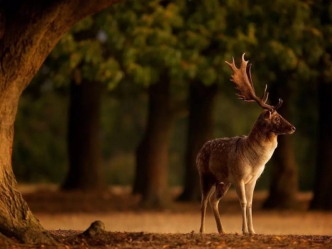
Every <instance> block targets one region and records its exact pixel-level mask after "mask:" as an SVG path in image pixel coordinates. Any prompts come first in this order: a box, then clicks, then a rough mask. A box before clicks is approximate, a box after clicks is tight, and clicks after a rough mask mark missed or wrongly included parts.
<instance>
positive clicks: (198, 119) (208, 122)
mask: <svg viewBox="0 0 332 249" xmlns="http://www.w3.org/2000/svg"><path fill="white" fill-rule="evenodd" d="M189 88H190V89H189V118H188V133H187V145H186V155H185V173H184V190H183V192H182V193H181V195H180V196H179V197H178V200H179V201H199V200H200V196H201V194H200V183H199V177H198V171H197V167H196V157H197V154H198V152H199V150H200V149H201V147H202V146H203V144H204V143H205V142H206V141H208V140H210V139H211V138H212V137H213V124H214V122H213V105H214V100H215V97H216V95H217V85H216V84H213V85H211V86H205V85H204V84H203V83H202V82H199V81H195V82H191V84H190V86H189Z"/></svg>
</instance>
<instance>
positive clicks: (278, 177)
mask: <svg viewBox="0 0 332 249" xmlns="http://www.w3.org/2000/svg"><path fill="white" fill-rule="evenodd" d="M278 75H279V78H278V79H281V80H280V81H281V82H283V84H275V85H274V87H273V89H271V101H272V102H273V103H277V102H278V98H279V97H280V96H282V97H283V99H284V102H283V105H282V106H281V107H280V109H278V112H279V113H280V114H281V115H282V116H283V117H285V118H286V119H287V120H289V119H290V117H291V115H290V96H291V89H290V87H289V85H288V84H286V82H287V79H289V78H291V77H287V76H288V74H287V73H281V72H280V73H279V74H278ZM281 77H283V78H281ZM282 79H284V80H282ZM291 139H292V136H290V135H281V136H279V137H278V147H277V149H276V150H275V152H274V154H273V156H272V159H271V160H272V165H273V170H272V180H271V184H270V189H269V190H270V191H269V196H268V198H267V199H266V200H265V202H264V203H263V207H264V208H268V209H272V208H277V209H289V208H295V207H296V206H297V204H298V202H297V199H296V195H297V191H298V171H297V165H296V161H295V155H294V150H293V146H292V141H291Z"/></svg>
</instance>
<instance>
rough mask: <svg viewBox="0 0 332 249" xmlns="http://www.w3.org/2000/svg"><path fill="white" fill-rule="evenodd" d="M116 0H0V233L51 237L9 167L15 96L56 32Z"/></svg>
mask: <svg viewBox="0 0 332 249" xmlns="http://www.w3.org/2000/svg"><path fill="white" fill-rule="evenodd" d="M114 2H115V1H112V0H100V1H98V2H97V1H79V0H59V1H41V0H40V1H38V0H37V1H32V2H31V1H14V2H13V1H2V2H1V4H0V63H1V64H0V139H1V143H0V189H1V195H0V221H1V222H0V223H1V225H0V233H1V234H3V235H5V236H8V237H12V236H14V237H16V238H17V239H18V240H20V241H22V242H25V243H54V240H53V239H52V237H51V236H50V234H49V233H48V232H47V231H45V230H44V229H43V227H42V226H41V225H40V224H39V221H38V220H37V219H36V218H35V217H34V216H33V214H32V212H31V211H30V209H29V207H28V205H27V204H26V202H25V201H24V200H23V198H22V195H21V194H20V193H19V192H18V190H17V186H16V180H15V176H14V174H13V171H12V162H11V160H12V158H11V157H12V145H13V136H14V120H15V116H16V112H17V106H18V101H19V97H20V95H21V93H22V91H23V89H24V88H25V87H26V86H27V85H28V84H29V82H30V81H31V79H32V77H33V76H34V75H35V74H36V72H37V70H38V69H39V68H40V66H41V64H42V63H43V61H44V60H45V58H46V56H47V55H48V54H49V53H50V51H51V50H52V48H53V47H54V45H55V44H56V43H57V41H58V40H59V39H60V37H61V36H62V35H63V34H64V33H65V32H66V31H67V30H68V29H69V28H70V27H71V26H72V25H74V24H75V23H76V22H77V21H79V20H80V19H82V18H84V17H85V16H87V15H90V14H92V13H94V12H96V11H99V10H101V9H103V8H105V7H107V6H109V5H111V4H112V3H114Z"/></svg>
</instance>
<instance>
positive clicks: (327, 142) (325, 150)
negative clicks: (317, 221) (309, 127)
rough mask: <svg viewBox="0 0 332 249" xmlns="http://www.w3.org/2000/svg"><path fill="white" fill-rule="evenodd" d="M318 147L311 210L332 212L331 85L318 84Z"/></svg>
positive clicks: (321, 82)
mask: <svg viewBox="0 0 332 249" xmlns="http://www.w3.org/2000/svg"><path fill="white" fill-rule="evenodd" d="M318 94H319V97H318V99H319V103H318V115H319V116H318V119H319V122H318V143H317V144H318V146H317V159H316V162H317V164H316V177H315V183H314V189H313V191H314V197H313V199H312V201H311V204H310V208H311V209H321V210H332V191H331V182H332V128H331V127H332V113H331V110H330V109H331V108H330V106H331V104H332V84H331V83H326V82H323V81H322V80H321V81H320V82H319V87H318Z"/></svg>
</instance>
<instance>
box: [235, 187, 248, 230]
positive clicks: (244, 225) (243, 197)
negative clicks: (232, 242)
mask: <svg viewBox="0 0 332 249" xmlns="http://www.w3.org/2000/svg"><path fill="white" fill-rule="evenodd" d="M235 189H236V193H237V195H238V198H239V201H240V205H241V211H242V232H243V234H247V233H248V223H247V214H246V211H247V199H246V191H245V186H244V183H243V182H242V181H241V182H239V183H236V184H235Z"/></svg>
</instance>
